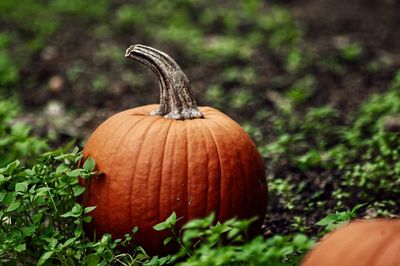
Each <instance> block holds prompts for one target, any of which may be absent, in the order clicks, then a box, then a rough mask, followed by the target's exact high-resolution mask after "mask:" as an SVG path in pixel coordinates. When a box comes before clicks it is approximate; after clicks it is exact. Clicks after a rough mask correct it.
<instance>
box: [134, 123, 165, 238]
mask: <svg viewBox="0 0 400 266" xmlns="http://www.w3.org/2000/svg"><path fill="white" fill-rule="evenodd" d="M160 119H161V117H158V119H156V120H149V119H144V120H143V121H146V122H147V121H148V122H149V125H148V126H147V128H146V129H145V130H144V131H143V135H142V136H141V138H140V139H141V142H140V146H139V148H138V153H137V156H136V159H135V160H134V161H135V162H136V163H135V167H134V172H133V176H132V182H131V186H130V191H129V192H130V200H129V203H130V208H129V212H130V217H131V224H133V223H134V221H135V219H134V217H133V214H134V213H135V212H133V208H132V205H133V204H132V203H133V202H134V201H135V200H134V198H133V197H135V196H137V195H133V193H132V191H133V188H134V187H135V181H136V180H137V178H136V176H137V170H138V165H140V163H139V160H140V155H141V154H142V151H143V143H144V142H145V140H146V135H147V133H148V132H149V130H150V128H151V127H152V126H153V125H154V124H155V122H156V121H158V120H160ZM141 196H142V197H143V196H144V197H145V199H144V202H145V203H147V194H146V195H141ZM140 204H143V202H140ZM140 204H139V206H140ZM136 207H137V206H136ZM146 207H147V206H146ZM146 207H145V208H144V209H146ZM142 230H143V229H142Z"/></svg>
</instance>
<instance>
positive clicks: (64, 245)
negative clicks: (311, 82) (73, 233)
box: [62, 237, 77, 248]
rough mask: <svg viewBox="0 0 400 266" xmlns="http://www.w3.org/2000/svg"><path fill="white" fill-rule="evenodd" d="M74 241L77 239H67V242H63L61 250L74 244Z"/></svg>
mask: <svg viewBox="0 0 400 266" xmlns="http://www.w3.org/2000/svg"><path fill="white" fill-rule="evenodd" d="M76 239H77V237H72V238H70V239H68V240H67V241H65V242H64V244H63V245H62V246H63V248H65V247H68V246H69V245H71V244H72V243H74V242H75V240H76Z"/></svg>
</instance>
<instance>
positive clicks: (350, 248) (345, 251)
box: [302, 219, 400, 266]
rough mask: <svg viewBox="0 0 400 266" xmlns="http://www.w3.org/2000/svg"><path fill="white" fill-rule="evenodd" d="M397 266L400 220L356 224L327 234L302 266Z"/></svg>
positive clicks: (378, 220) (399, 247)
mask: <svg viewBox="0 0 400 266" xmlns="http://www.w3.org/2000/svg"><path fill="white" fill-rule="evenodd" d="M339 265H340V266H400V220H399V219H396V220H385V219H376V220H369V221H368V220H364V221H355V222H352V223H350V224H349V225H347V226H344V227H342V228H339V229H338V230H336V231H334V232H332V233H330V234H328V235H327V236H326V237H324V238H323V239H322V240H321V241H320V242H319V243H318V244H317V245H316V247H315V248H314V249H313V250H312V251H311V252H310V254H308V255H307V256H306V257H305V259H304V261H303V263H302V266H339Z"/></svg>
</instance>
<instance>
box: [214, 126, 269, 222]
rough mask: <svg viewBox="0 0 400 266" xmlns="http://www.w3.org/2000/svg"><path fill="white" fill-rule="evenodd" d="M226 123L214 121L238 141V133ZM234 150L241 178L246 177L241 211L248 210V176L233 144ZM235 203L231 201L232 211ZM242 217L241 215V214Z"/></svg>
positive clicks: (239, 154)
mask: <svg viewBox="0 0 400 266" xmlns="http://www.w3.org/2000/svg"><path fill="white" fill-rule="evenodd" d="M218 121H220V123H221V124H222V126H221V124H220V123H219V122H218ZM225 121H227V120H226V119H218V120H217V119H216V120H214V123H215V124H217V125H219V126H220V128H223V129H222V130H223V131H225V132H226V134H232V132H233V133H234V134H235V137H234V138H235V139H236V137H238V134H236V131H234V130H229V127H231V126H230V125H229V124H227V123H225ZM232 149H234V150H235V153H236V158H237V159H238V160H237V161H238V164H239V170H240V176H241V177H244V181H245V182H244V183H245V184H246V185H245V186H246V187H245V189H244V190H243V191H244V200H243V201H244V204H243V205H244V208H240V209H246V208H247V188H248V176H247V175H246V173H245V171H244V165H243V163H242V156H241V153H240V152H239V150H238V147H237V145H235V144H234V143H233V145H232ZM236 183H237V182H232V190H233V188H234V187H235V186H234V184H236ZM236 187H237V188H239V190H240V186H239V187H238V186H236ZM233 193H235V191H233ZM233 203H234V202H233V201H231V204H232V207H231V208H232V209H233ZM240 215H241V214H240ZM238 218H242V217H238ZM259 218H260V219H261V217H259Z"/></svg>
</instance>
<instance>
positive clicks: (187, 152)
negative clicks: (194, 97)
mask: <svg viewBox="0 0 400 266" xmlns="http://www.w3.org/2000/svg"><path fill="white" fill-rule="evenodd" d="M183 128H184V129H185V140H186V149H185V151H186V167H185V170H186V178H185V183H186V201H185V202H186V204H185V205H186V219H187V220H189V217H190V216H189V204H188V203H189V196H190V183H189V182H190V178H189V136H188V127H187V123H184V124H183Z"/></svg>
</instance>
